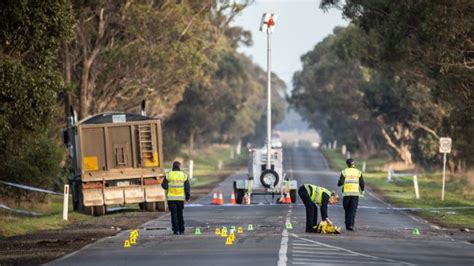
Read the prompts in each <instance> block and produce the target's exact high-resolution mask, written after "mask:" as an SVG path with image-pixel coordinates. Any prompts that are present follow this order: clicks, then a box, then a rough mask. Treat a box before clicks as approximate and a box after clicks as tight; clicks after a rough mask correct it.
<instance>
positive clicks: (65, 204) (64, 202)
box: [63, 185, 69, 221]
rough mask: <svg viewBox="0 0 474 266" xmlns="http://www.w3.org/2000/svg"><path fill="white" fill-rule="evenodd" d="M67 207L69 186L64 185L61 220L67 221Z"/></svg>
mask: <svg viewBox="0 0 474 266" xmlns="http://www.w3.org/2000/svg"><path fill="white" fill-rule="evenodd" d="M68 207H69V185H64V201H63V220H65V221H67V219H68V217H67V214H68Z"/></svg>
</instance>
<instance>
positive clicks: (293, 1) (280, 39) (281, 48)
mask: <svg viewBox="0 0 474 266" xmlns="http://www.w3.org/2000/svg"><path fill="white" fill-rule="evenodd" d="M319 2H320V0H255V2H254V3H253V4H252V5H251V6H249V7H247V8H246V9H244V10H243V12H242V14H241V15H240V16H238V17H237V18H236V19H235V21H234V25H238V26H241V27H243V28H244V29H246V30H250V31H251V32H252V38H253V42H254V44H253V46H251V47H241V48H240V49H239V51H241V52H243V53H244V54H246V55H249V56H250V57H251V58H252V60H253V61H254V62H255V63H257V64H258V65H260V66H261V67H262V68H263V69H265V70H266V66H267V53H266V49H267V44H266V43H267V39H266V34H265V33H263V32H260V31H259V24H260V20H261V17H262V14H263V13H275V14H277V15H278V20H277V21H276V28H275V31H274V32H273V34H272V66H271V67H272V71H273V72H275V73H276V74H277V75H278V76H279V77H280V78H281V79H283V80H284V81H285V82H286V84H287V86H288V92H291V90H292V87H291V84H292V83H291V80H292V77H293V73H294V72H296V71H298V70H300V69H301V67H302V65H301V61H300V57H301V56H302V55H303V54H305V53H307V52H309V51H310V50H312V49H313V47H314V46H315V45H316V43H318V42H319V41H321V40H322V39H323V38H324V37H326V36H327V35H329V34H331V33H332V31H333V29H334V27H336V26H347V24H348V22H347V21H346V20H343V18H342V14H341V12H340V11H339V10H335V9H330V10H329V11H328V12H324V11H323V10H321V9H320V8H319Z"/></svg>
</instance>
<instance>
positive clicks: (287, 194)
mask: <svg viewBox="0 0 474 266" xmlns="http://www.w3.org/2000/svg"><path fill="white" fill-rule="evenodd" d="M285 203H286V204H291V197H290V193H286V197H285Z"/></svg>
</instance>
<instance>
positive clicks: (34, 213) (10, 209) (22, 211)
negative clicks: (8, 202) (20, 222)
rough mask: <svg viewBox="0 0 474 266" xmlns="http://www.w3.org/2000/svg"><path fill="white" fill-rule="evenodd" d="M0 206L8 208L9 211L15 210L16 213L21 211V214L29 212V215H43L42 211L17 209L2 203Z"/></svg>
mask: <svg viewBox="0 0 474 266" xmlns="http://www.w3.org/2000/svg"><path fill="white" fill-rule="evenodd" d="M0 208H2V209H6V210H9V211H13V212H17V213H22V214H29V215H35V216H41V215H43V214H42V213H39V212H32V211H24V210H18V209H12V208H10V207H8V206H5V205H3V204H0Z"/></svg>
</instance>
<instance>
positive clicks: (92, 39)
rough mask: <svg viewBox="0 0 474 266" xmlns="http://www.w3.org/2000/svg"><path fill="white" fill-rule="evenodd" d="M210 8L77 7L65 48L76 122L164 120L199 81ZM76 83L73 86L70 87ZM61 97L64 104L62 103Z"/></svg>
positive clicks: (167, 4)
mask: <svg viewBox="0 0 474 266" xmlns="http://www.w3.org/2000/svg"><path fill="white" fill-rule="evenodd" d="M212 6H213V2H212V1H200V2H188V1H176V2H173V1H158V2H148V1H137V2H135V1H105V0H104V1H98V2H83V1H75V2H74V10H75V13H76V20H77V26H76V38H75V39H74V41H72V42H71V43H69V44H67V45H65V47H64V49H63V68H64V72H65V77H66V80H68V79H67V77H71V78H70V82H71V86H72V87H73V88H74V89H73V91H72V96H73V99H74V100H76V101H75V102H77V104H78V106H79V110H80V117H85V116H87V115H89V114H92V113H96V112H103V111H107V110H123V111H131V110H133V109H135V108H136V107H137V106H138V105H139V103H140V102H141V101H142V100H147V101H148V102H149V104H148V105H147V113H149V114H150V115H155V116H157V115H159V116H165V117H166V116H168V115H170V114H171V113H172V112H173V110H174V106H175V104H176V103H177V102H178V101H180V99H181V96H182V93H183V92H184V88H185V87H186V85H187V84H189V83H190V82H192V81H193V80H199V79H201V78H203V76H204V75H205V71H206V70H207V68H209V67H210V68H212V62H209V61H208V60H207V57H206V56H205V54H204V51H205V50H206V49H209V48H210V45H211V44H210V43H211V42H212V41H213V40H209V39H208V38H206V36H208V35H209V34H208V31H209V30H210V28H211V24H210V21H209V19H208V14H209V11H210V10H211V8H212ZM75 84H78V86H77V87H76V85H75ZM68 96H69V95H67V94H66V99H65V102H66V103H67V102H68V101H67V97H68Z"/></svg>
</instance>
